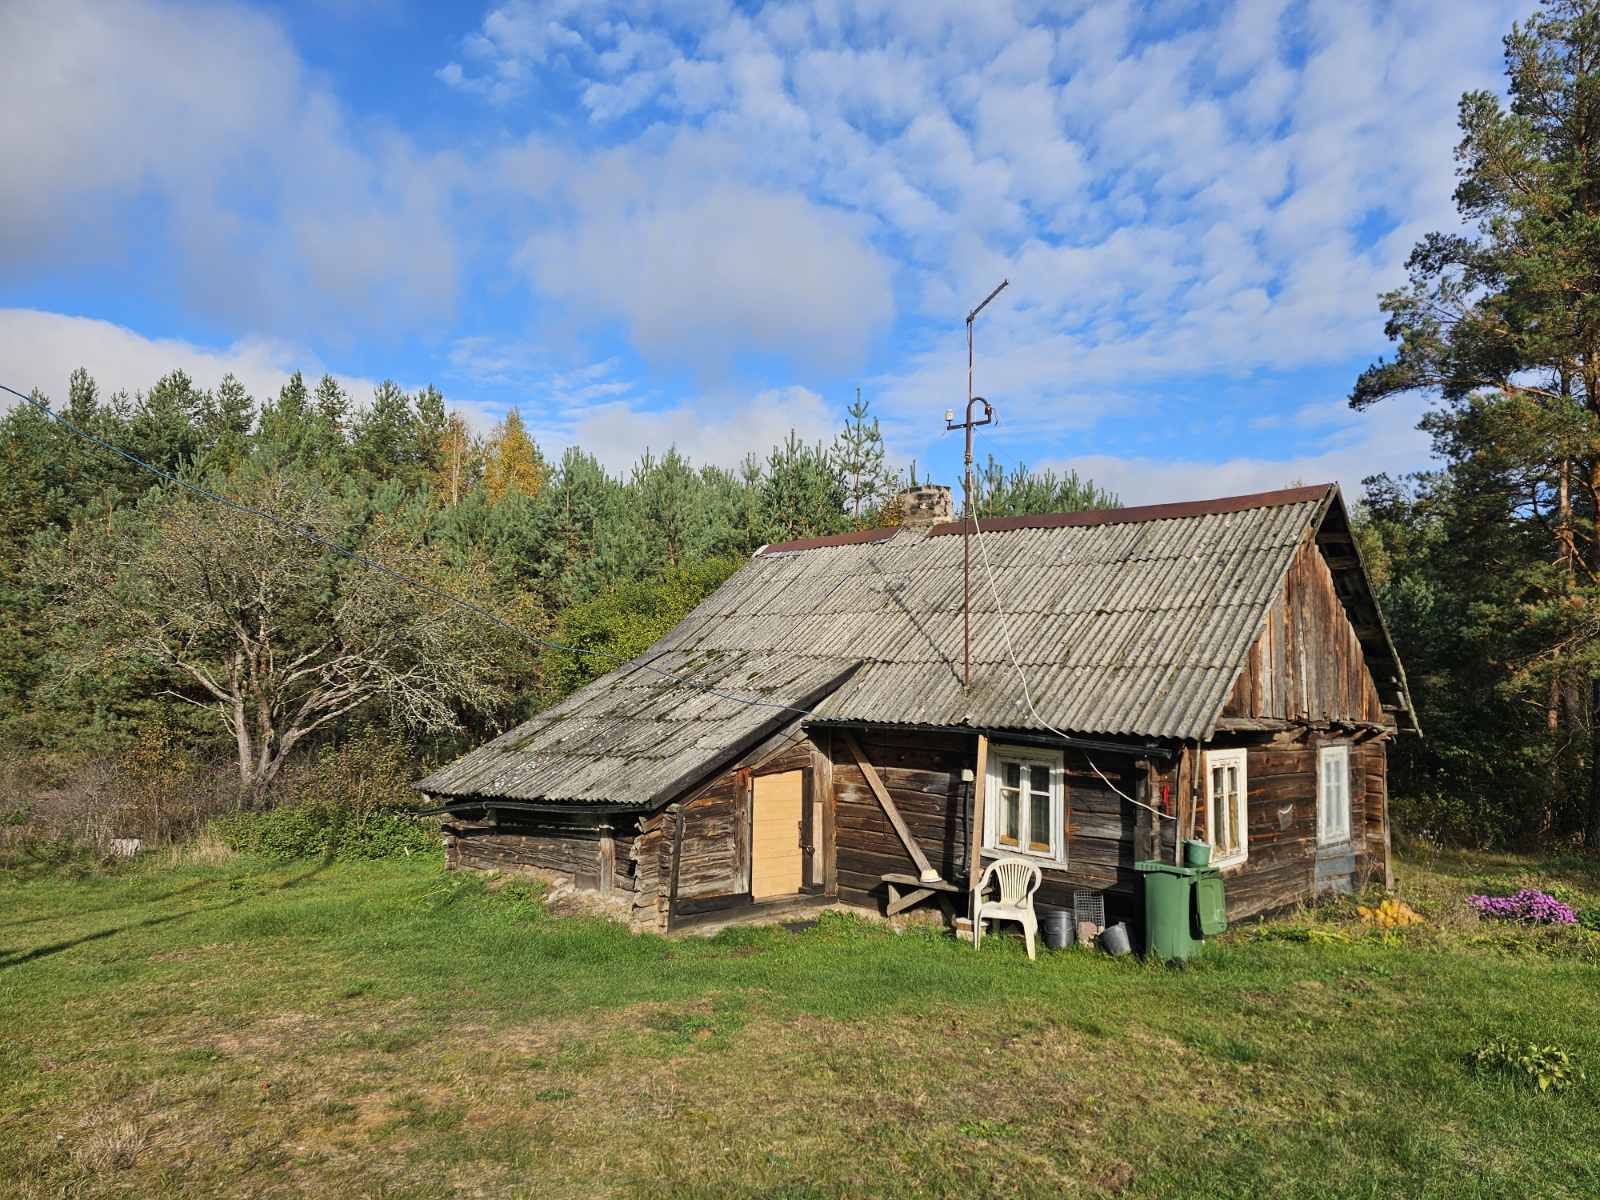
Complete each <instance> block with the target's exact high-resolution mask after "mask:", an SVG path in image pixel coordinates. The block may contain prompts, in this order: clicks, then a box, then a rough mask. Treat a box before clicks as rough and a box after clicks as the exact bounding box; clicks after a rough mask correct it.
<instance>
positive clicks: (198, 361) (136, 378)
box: [0, 308, 375, 404]
mask: <svg viewBox="0 0 1600 1200" xmlns="http://www.w3.org/2000/svg"><path fill="white" fill-rule="evenodd" d="M79 367H83V368H84V369H85V370H87V371H88V372H89V374H90V375H91V376H93V378H94V380H95V382H96V383H97V384H99V385H100V392H101V395H103V396H105V395H110V394H111V393H113V392H119V391H126V392H130V393H131V392H136V391H144V390H146V389H148V388H149V387H150V386H151V385H152V384H154V383H155V382H156V381H157V380H159V379H160V378H161V377H162V376H163V375H166V374H168V373H170V372H172V371H175V370H181V371H183V372H185V373H186V374H188V376H189V377H190V378H191V379H193V380H194V381H195V384H196V385H197V386H199V387H201V388H213V387H215V386H216V385H217V384H218V383H220V382H221V381H222V377H223V376H224V375H227V374H230V373H231V374H233V375H234V376H235V377H236V378H237V379H238V380H239V382H240V383H242V384H244V386H245V388H246V389H247V390H248V391H249V392H250V394H251V395H253V396H254V397H255V398H256V399H257V400H258V401H260V400H265V399H267V398H269V397H271V396H275V395H276V394H277V392H278V389H279V388H280V387H282V386H283V384H284V382H285V381H286V380H287V379H288V377H289V375H290V374H291V373H292V372H294V371H301V372H303V373H304V374H305V375H306V377H307V379H308V380H310V381H311V382H313V383H314V382H315V381H316V380H317V379H318V378H320V377H321V375H322V374H323V366H322V364H321V363H320V362H319V361H318V360H317V358H316V356H315V355H313V354H311V353H309V352H308V351H306V350H305V349H303V348H301V347H296V346H293V345H291V344H290V343H288V342H283V341H276V340H271V339H266V338H245V339H243V340H240V341H237V342H234V343H232V344H230V345H227V346H218V347H211V346H200V345H196V344H195V343H194V342H190V341H185V340H183V339H181V338H148V337H144V336H142V335H140V334H138V333H135V332H134V331H133V330H131V329H126V328H124V327H123V326H121V325H114V324H112V323H111V322H110V321H99V320H95V319H93V318H90V317H74V316H65V315H63V314H61V313H51V312H39V311H37V310H34V309H27V308H0V382H4V383H6V384H8V385H9V386H11V387H14V388H16V389H17V390H18V391H19V392H31V391H33V390H34V389H36V388H37V389H38V390H39V391H41V392H43V393H44V394H45V395H46V396H47V397H49V398H50V400H51V401H52V402H54V403H57V404H59V403H60V402H61V401H62V400H64V399H65V397H66V394H67V379H68V377H69V376H70V375H71V374H72V372H73V371H74V370H76V369H77V368H79ZM334 378H335V379H337V380H338V381H339V384H340V386H342V387H343V388H344V389H345V391H347V392H349V393H350V395H351V397H352V398H353V399H355V400H356V401H358V402H359V401H360V400H362V399H364V398H365V397H367V396H369V395H370V394H371V393H372V389H373V387H374V386H375V383H374V381H373V380H370V379H362V378H360V377H358V376H351V375H339V374H335V376H334Z"/></svg>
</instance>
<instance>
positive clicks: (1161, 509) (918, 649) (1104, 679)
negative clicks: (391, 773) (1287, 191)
mask: <svg viewBox="0 0 1600 1200" xmlns="http://www.w3.org/2000/svg"><path fill="white" fill-rule="evenodd" d="M1335 495H1336V489H1334V488H1332V487H1330V486H1327V485H1323V486H1320V487H1314V488H1298V489H1294V490H1292V491H1287V492H1275V493H1264V494H1262V495H1260V496H1254V497H1230V498H1228V499H1226V500H1220V501H1208V502H1201V503H1197V504H1191V505H1161V506H1155V507H1153V508H1151V509H1145V510H1141V509H1124V510H1113V511H1110V512H1097V513H1093V514H1066V515H1061V514H1054V515H1047V516H1043V517H1037V518H1014V519H1008V520H1006V521H1004V522H1003V523H1002V522H995V523H994V524H993V525H992V526H990V527H989V531H987V532H985V533H984V535H983V546H984V548H985V549H986V550H987V552H988V558H989V563H990V565H991V567H992V568H993V571H994V578H995V585H996V587H997V589H998V591H999V598H1000V603H1001V605H1002V606H1003V608H1004V611H1005V612H1006V614H1008V622H1009V628H1010V633H1011V644H1012V646H1013V647H1014V648H1015V651H1016V655H1017V658H1018V659H1019V660H1020V661H1021V663H1022V665H1023V669H1024V670H1025V671H1026V672H1027V675H1028V682H1029V686H1030V687H1031V688H1032V690H1033V698H1034V703H1035V705H1036V706H1037V708H1038V710H1039V712H1040V713H1041V715H1042V716H1043V717H1044V718H1045V720H1046V721H1047V722H1048V723H1049V724H1050V725H1053V726H1055V727H1056V728H1058V729H1063V730H1067V731H1070V732H1073V733H1081V734H1109V735H1136V736H1143V737H1158V738H1205V737H1208V736H1209V735H1210V733H1211V731H1212V727H1213V724H1214V722H1215V721H1216V719H1217V716H1218V714H1219V713H1220V712H1221V709H1222V706H1223V704H1224V703H1225V702H1226V700H1227V697H1228V694H1229V691H1230V689H1231V688H1232V686H1233V683H1234V680H1235V679H1236V678H1237V677H1238V674H1239V671H1240V670H1241V668H1242V665H1243V663H1244V659H1245V655H1246V654H1247V652H1248V651H1249V647H1250V644H1251V642H1252V641H1253V640H1254V638H1255V636H1256V634H1257V632H1258V631H1259V629H1260V627H1261V623H1262V621H1263V620H1264V618H1265V616H1266V612H1267V609H1268V607H1269V606H1270V605H1271V604H1272V602H1273V599H1274V598H1275V597H1276V595H1277V592H1278V587H1279V584H1280V581H1281V580H1282V578H1283V575H1284V573H1285V571H1287V570H1288V568H1289V565H1290V563H1291V561H1292V560H1293V558H1294V554H1295V550H1296V548H1297V547H1298V546H1299V544H1300V541H1301V538H1302V537H1303V536H1304V534H1305V533H1306V530H1307V527H1308V525H1310V524H1311V522H1312V521H1313V520H1315V519H1316V518H1318V517H1319V516H1320V514H1321V513H1322V511H1323V510H1324V507H1325V506H1326V505H1327V504H1328V502H1329V501H1330V498H1332V497H1333V496H1335ZM955 528H959V526H956V527H955ZM951 529H952V527H951V526H934V527H932V528H931V529H930V528H927V527H923V528H920V529H917V528H911V529H901V530H898V531H896V532H894V533H893V534H892V535H889V536H883V537H877V538H874V539H871V540H867V539H864V538H862V537H856V536H846V537H843V538H839V539H810V540H808V541H806V542H801V543H790V544H788V545H783V546H771V547H767V548H766V549H765V550H764V551H763V552H762V553H760V554H757V555H756V556H755V557H754V558H753V559H752V560H751V561H750V563H749V564H747V565H746V566H745V567H743V568H742V569H740V570H739V572H738V573H737V574H735V575H734V576H733V577H732V578H731V579H729V580H728V582H727V583H725V584H723V586H722V587H721V588H719V589H718V590H717V591H716V592H715V593H714V594H713V595H711V596H710V597H708V598H707V599H706V600H705V601H704V602H703V603H702V604H701V605H700V606H699V607H698V608H696V609H695V610H694V611H693V612H692V613H690V614H689V616H687V617H686V618H685V619H684V620H683V621H682V622H681V623H680V624H679V625H678V626H677V627H676V628H674V629H673V630H672V631H671V632H670V633H668V634H667V636H666V637H664V638H663V639H662V640H661V641H659V642H658V643H656V645H655V646H653V647H652V648H651V650H650V651H649V653H648V654H647V655H645V656H644V657H642V658H641V659H638V660H635V662H634V663H630V664H628V665H627V666H625V667H622V668H619V669H618V670H616V671H613V672H611V673H610V674H608V675H605V676H603V677H601V678H600V679H597V680H595V681H594V682H593V683H591V684H589V685H588V686H587V687H585V688H583V689H581V690H580V691H578V692H576V693H575V694H574V695H572V696H571V697H569V698H568V699H566V700H565V701H563V702H562V703H561V704H559V705H556V706H555V707H554V708H551V709H549V710H547V711H546V712H543V713H540V714H539V715H538V716H536V717H534V718H533V719H532V720H530V721H528V722H526V723H525V724H523V725H522V726H520V727H518V728H517V729H514V730H512V731H511V732H510V733H507V734H505V735H503V736H501V737H499V738H497V739H495V740H494V741H492V742H490V743H488V744H487V745H484V746H482V747H479V748H478V749H477V750H475V751H473V752H472V753H470V754H468V755H466V756H465V757H463V758H461V759H459V760H457V761H456V762H454V763H452V764H451V765H449V766H447V767H445V768H443V769H441V770H440V771H438V772H436V773H435V774H433V775H432V776H430V777H429V778H427V779H425V780H423V781H422V782H421V783H419V784H418V785H417V786H418V787H419V788H420V789H422V790H423V791H426V792H429V793H433V794H437V795H444V796H499V797H503V798H508V799H521V800H545V801H552V802H576V803H602V802H604V803H611V804H638V805H641V806H645V805H654V804H658V803H664V802H665V801H667V800H669V799H671V798H672V797H673V795H675V794H677V791H681V790H682V789H683V788H684V787H686V786H687V785H688V783H690V782H692V781H693V780H694V779H695V778H697V777H698V775H699V774H703V773H705V772H706V771H709V770H710V769H713V768H715V767H716V766H718V765H720V764H721V763H722V762H725V761H727V760H729V759H730V758H732V757H734V756H735V755H737V754H738V753H740V752H741V751H742V749H743V748H744V747H746V746H748V745H750V744H753V743H754V742H755V741H756V740H758V739H759V738H760V737H761V736H764V735H765V733H766V732H767V731H769V730H770V729H772V728H774V727H775V725H781V724H784V723H786V722H787V721H788V720H791V719H793V717H794V716H796V715H798V714H795V713H792V712H789V713H786V712H780V711H776V710H774V709H772V708H757V707H752V706H749V705H745V704H741V703H739V702H737V701H736V700H733V699H728V698H724V697H719V696H716V695H712V694H708V693H706V692H701V691H696V690H694V689H693V688H689V687H684V686H679V685H674V684H672V683H671V682H669V681H668V680H665V679H663V678H662V677H661V676H659V675H655V674H651V673H648V672H646V671H643V670H641V669H640V667H639V664H640V663H643V662H648V663H650V664H651V665H652V666H656V667H659V668H661V669H664V670H668V671H671V672H673V673H674V674H683V675H691V676H693V677H695V678H696V679H698V680H700V681H701V682H703V683H705V684H708V685H711V686H714V687H717V688H721V689H727V690H730V691H737V692H739V693H740V694H751V693H755V694H759V695H760V696H762V697H763V698H764V699H766V700H768V701H772V702H779V703H784V704H791V705H795V706H796V707H800V708H808V709H811V710H812V711H813V712H814V713H815V715H816V716H817V717H818V718H822V719H834V720H854V721H867V722H872V723H874V724H907V725H946V726H948V725H971V726H973V727H975V728H979V729H1039V728H1041V724H1040V722H1039V721H1037V720H1036V719H1035V718H1034V717H1033V716H1032V715H1030V714H1029V712H1028V711H1027V708H1026V706H1025V704H1024V702H1023V699H1022V694H1021V689H1020V688H1019V687H1018V684H1017V676H1016V671H1015V669H1014V668H1013V667H1012V665H1011V660H1010V657H1009V655H1008V654H1007V652H1006V648H1005V644H1004V641H1003V634H1002V626H1001V622H1000V621H999V620H998V619H997V617H996V615H995V604H994V600H993V598H992V596H991V593H990V590H989V583H988V576H987V574H986V573H985V571H984V568H983V561H982V558H981V557H980V555H979V547H978V545H977V544H976V543H974V544H973V546H972V554H973V564H972V585H973V601H972V687H971V689H970V691H964V690H963V688H962V686H961V667H962V619H961V610H962V553H963V543H964V541H965V539H963V538H960V537H953V536H947V535H948V534H949V533H950V532H951ZM841 678H843V682H838V681H839V680H840V679H841ZM835 685H836V686H835ZM674 789H676V790H674Z"/></svg>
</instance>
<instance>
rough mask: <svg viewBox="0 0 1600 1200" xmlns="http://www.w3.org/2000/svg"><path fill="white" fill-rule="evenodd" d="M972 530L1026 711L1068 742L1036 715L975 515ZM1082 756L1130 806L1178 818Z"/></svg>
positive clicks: (1060, 733)
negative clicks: (1124, 787) (1114, 780)
mask: <svg viewBox="0 0 1600 1200" xmlns="http://www.w3.org/2000/svg"><path fill="white" fill-rule="evenodd" d="M972 531H973V533H975V534H976V535H977V539H978V554H979V556H980V557H981V558H982V559H983V571H984V574H985V575H986V576H987V577H988V580H989V595H990V596H992V597H993V598H994V610H995V614H996V615H997V616H998V617H999V618H1000V637H1001V640H1003V641H1004V642H1005V647H1006V655H1007V656H1008V657H1009V658H1010V659H1011V665H1012V667H1013V668H1015V669H1016V672H1017V679H1018V680H1019V681H1020V682H1021V683H1022V698H1023V700H1025V701H1026V702H1027V705H1028V712H1029V713H1031V714H1032V716H1033V719H1034V720H1035V721H1037V722H1039V724H1040V725H1043V726H1044V727H1045V728H1046V729H1048V730H1049V731H1050V732H1051V733H1053V734H1055V735H1056V736H1057V737H1058V738H1063V739H1065V740H1067V741H1069V742H1070V741H1071V740H1072V738H1071V737H1070V736H1069V735H1068V734H1065V733H1062V732H1061V730H1059V729H1057V728H1056V727H1055V726H1054V725H1052V724H1050V722H1048V721H1046V720H1045V719H1044V718H1043V717H1041V716H1040V715H1039V710H1038V709H1037V708H1035V707H1034V706H1033V693H1032V691H1031V690H1030V689H1029V688H1028V675H1027V672H1025V671H1024V670H1023V669H1022V663H1021V662H1019V661H1018V660H1017V652H1016V650H1015V649H1013V648H1012V645H1011V622H1010V621H1009V620H1008V619H1007V618H1006V610H1005V607H1004V606H1003V605H1002V604H1001V603H1000V589H999V588H998V587H996V586H995V581H994V568H993V567H991V566H990V565H989V548H988V547H987V546H986V545H984V541H983V526H982V525H981V524H980V523H979V521H978V517H977V514H976V513H974V514H973V517H972ZM1083 756H1084V758H1086V759H1088V760H1089V769H1090V770H1092V771H1093V772H1094V773H1095V774H1096V775H1098V776H1100V780H1101V782H1102V783H1104V784H1105V785H1106V786H1107V787H1108V788H1110V789H1111V790H1112V791H1113V792H1115V793H1116V794H1117V795H1119V796H1121V797H1122V798H1123V799H1124V800H1126V801H1127V802H1128V803H1129V804H1134V805H1137V806H1138V807H1140V808H1142V809H1145V810H1146V811H1147V812H1153V813H1155V815H1156V816H1158V817H1165V818H1166V819H1167V820H1169V821H1176V820H1177V819H1178V818H1177V817H1175V816H1173V815H1172V814H1171V813H1164V812H1162V811H1161V810H1160V809H1159V808H1155V807H1154V806H1152V805H1149V804H1146V803H1145V802H1144V801H1143V800H1135V799H1134V798H1133V797H1132V796H1130V795H1128V793H1127V792H1125V791H1123V790H1122V789H1121V788H1119V787H1118V786H1117V785H1116V784H1114V783H1112V782H1111V780H1109V779H1107V778H1106V774H1105V772H1104V771H1102V770H1101V769H1100V768H1099V766H1097V765H1096V764H1095V761H1094V759H1093V757H1091V756H1090V754H1089V752H1088V751H1087V750H1085V751H1084V752H1083Z"/></svg>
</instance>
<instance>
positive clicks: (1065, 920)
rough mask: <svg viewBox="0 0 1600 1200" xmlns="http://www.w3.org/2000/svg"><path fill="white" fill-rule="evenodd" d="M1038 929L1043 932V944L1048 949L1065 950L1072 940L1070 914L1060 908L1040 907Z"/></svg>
mask: <svg viewBox="0 0 1600 1200" xmlns="http://www.w3.org/2000/svg"><path fill="white" fill-rule="evenodd" d="M1039 931H1040V932H1041V933H1042V934H1044V944H1045V945H1046V946H1048V947H1049V948H1050V949H1052V950H1065V949H1066V948H1067V947H1068V946H1070V945H1072V941H1073V931H1072V914H1071V913H1070V912H1068V911H1067V910H1066V909H1061V908H1046V909H1041V910H1040V912H1039Z"/></svg>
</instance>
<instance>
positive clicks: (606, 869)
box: [599, 821, 617, 896]
mask: <svg viewBox="0 0 1600 1200" xmlns="http://www.w3.org/2000/svg"><path fill="white" fill-rule="evenodd" d="M616 877H617V839H616V838H615V837H613V836H612V834H611V825H610V823H609V822H606V821H602V822H601V823H600V883H599V888H600V894H601V895H602V896H609V895H610V894H611V885H612V883H613V882H615V880H616Z"/></svg>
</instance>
